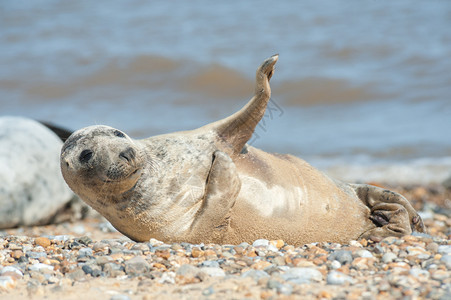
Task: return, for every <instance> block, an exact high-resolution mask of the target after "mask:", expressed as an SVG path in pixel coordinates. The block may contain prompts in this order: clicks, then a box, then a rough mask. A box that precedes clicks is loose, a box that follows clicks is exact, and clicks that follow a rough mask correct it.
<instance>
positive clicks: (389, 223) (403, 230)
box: [350, 184, 426, 240]
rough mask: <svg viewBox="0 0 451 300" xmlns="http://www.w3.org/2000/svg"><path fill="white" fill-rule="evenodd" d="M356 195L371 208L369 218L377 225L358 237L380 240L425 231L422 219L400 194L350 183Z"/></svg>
mask: <svg viewBox="0 0 451 300" xmlns="http://www.w3.org/2000/svg"><path fill="white" fill-rule="evenodd" d="M350 186H351V187H353V188H354V190H355V192H356V193H357V196H358V197H359V199H360V200H362V201H363V203H365V205H367V206H368V207H369V208H370V209H371V215H370V220H371V221H372V222H373V223H374V224H375V225H376V226H377V227H376V228H373V229H371V230H369V231H367V232H364V233H363V234H362V235H361V236H360V237H361V238H366V239H372V240H380V239H382V238H384V237H387V236H403V235H406V234H411V233H412V231H418V232H425V231H426V230H425V227H424V224H423V220H422V219H421V217H420V216H419V215H418V213H417V212H416V211H415V209H414V208H413V207H412V205H411V204H410V203H409V201H408V200H407V199H406V198H404V197H403V196H402V195H400V194H398V193H395V192H392V191H389V190H385V189H382V188H379V187H376V186H371V185H367V184H350Z"/></svg>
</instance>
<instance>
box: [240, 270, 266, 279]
mask: <svg viewBox="0 0 451 300" xmlns="http://www.w3.org/2000/svg"><path fill="white" fill-rule="evenodd" d="M241 277H243V278H245V277H250V278H252V279H254V280H255V281H258V280H260V278H264V277H269V275H268V273H266V272H265V271H262V270H248V271H246V272H244V273H243V274H241Z"/></svg>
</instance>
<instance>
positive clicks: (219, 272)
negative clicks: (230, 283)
mask: <svg viewBox="0 0 451 300" xmlns="http://www.w3.org/2000/svg"><path fill="white" fill-rule="evenodd" d="M200 271H201V272H202V273H205V274H207V275H208V276H211V277H224V276H225V275H226V274H225V272H224V270H223V269H221V268H216V267H202V268H200Z"/></svg>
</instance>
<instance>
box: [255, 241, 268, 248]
mask: <svg viewBox="0 0 451 300" xmlns="http://www.w3.org/2000/svg"><path fill="white" fill-rule="evenodd" d="M252 246H254V247H268V246H269V241H268V240H264V239H260V240H256V241H255V242H254V243H253V244H252Z"/></svg>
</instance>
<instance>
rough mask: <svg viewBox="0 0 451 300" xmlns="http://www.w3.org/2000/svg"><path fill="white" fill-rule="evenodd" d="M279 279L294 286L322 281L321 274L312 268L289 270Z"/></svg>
mask: <svg viewBox="0 0 451 300" xmlns="http://www.w3.org/2000/svg"><path fill="white" fill-rule="evenodd" d="M281 277H282V278H283V279H284V280H286V281H291V282H293V283H295V284H303V283H310V282H315V281H316V282H318V281H321V280H322V279H323V274H321V272H320V271H318V270H316V269H313V268H291V269H289V270H288V271H286V272H285V273H284V274H282V275H281Z"/></svg>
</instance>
